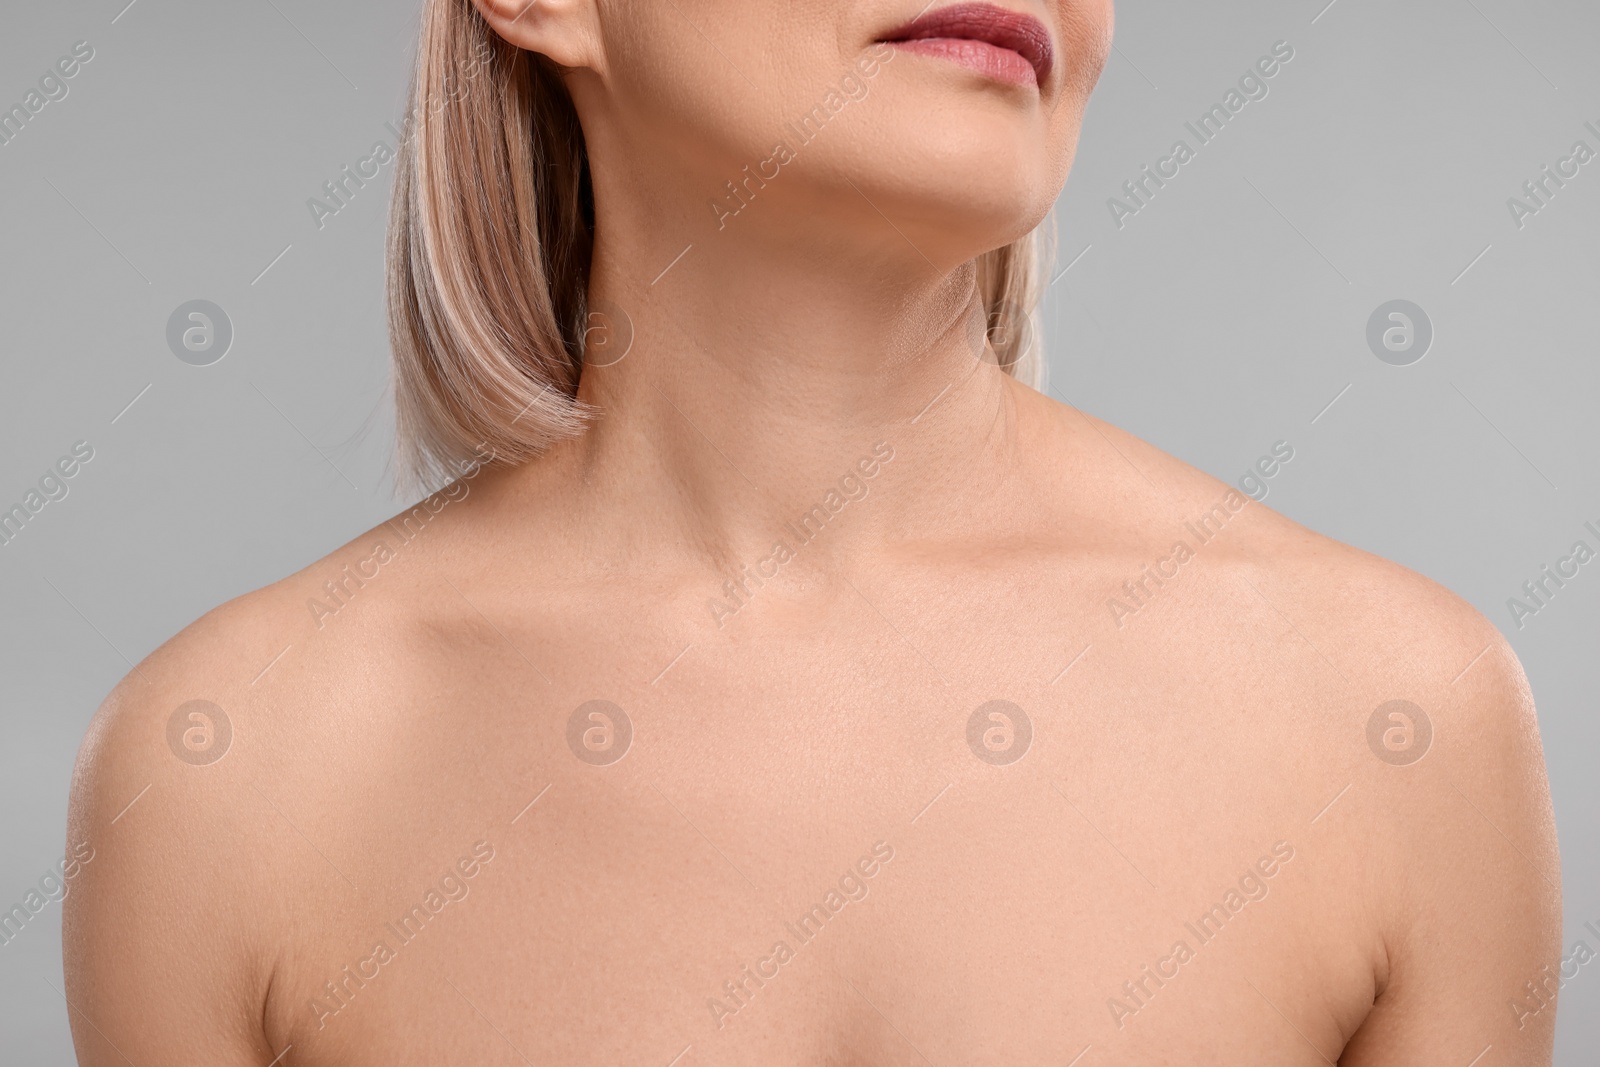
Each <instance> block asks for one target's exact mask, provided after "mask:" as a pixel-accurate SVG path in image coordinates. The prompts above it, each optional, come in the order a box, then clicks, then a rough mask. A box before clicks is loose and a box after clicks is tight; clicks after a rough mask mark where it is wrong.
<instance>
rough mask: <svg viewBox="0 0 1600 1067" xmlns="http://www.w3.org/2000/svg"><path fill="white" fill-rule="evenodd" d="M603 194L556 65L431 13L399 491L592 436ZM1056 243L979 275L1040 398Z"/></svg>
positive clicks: (993, 337) (396, 251)
mask: <svg viewBox="0 0 1600 1067" xmlns="http://www.w3.org/2000/svg"><path fill="white" fill-rule="evenodd" d="M593 218H594V207H593V196H592V191H591V187H590V184H589V174H588V152H587V150H586V148H585V146H584V138H583V130H582V128H581V127H580V126H579V124H578V115H577V112H576V111H575V110H574V108H573V105H572V99H571V97H570V96H569V95H568V93H567V91H566V88H565V86H564V85H563V84H562V78H561V72H560V69H559V68H558V67H556V66H555V65H554V64H553V63H551V62H550V61H549V60H547V59H546V58H545V57H543V56H540V55H537V54H535V53H532V52H527V51H524V50H523V49H520V48H517V47H516V46H514V45H511V44H509V43H507V42H506V41H505V40H503V39H502V38H501V37H500V36H499V35H498V34H496V33H495V32H494V31H493V30H492V29H491V28H490V27H489V25H488V23H486V22H485V21H484V19H483V17H482V16H481V15H480V14H479V13H478V10H477V8H475V7H474V6H473V4H472V0H424V9H423V15H422V30H421V41H420V44H419V45H418V49H417V61H416V70H415V73H414V75H413V79H412V84H411V93H410V110H409V112H408V115H407V117H406V120H405V123H404V128H403V129H402V131H401V137H400V144H399V146H398V151H397V158H396V165H395V188H394V200H393V204H392V206H391V211H390V219H389V240H388V253H387V261H388V271H387V272H388V302H389V335H390V344H391V346H392V348H393V354H394V371H395V373H394V379H395V385H394V388H395V409H396V429H397V432H398V438H399V441H398V444H399V450H398V460H399V467H400V471H399V473H400V476H401V480H402V482H403V483H405V484H408V485H419V486H432V485H438V484H442V483H443V482H447V481H450V480H453V479H454V478H456V477H458V476H459V474H460V472H461V471H462V470H464V469H467V467H466V466H464V465H471V464H475V463H477V462H480V461H482V460H483V459H484V458H485V457H492V462H494V463H511V464H515V463H520V462H523V461H525V460H527V459H529V458H531V457H533V456H535V455H537V454H538V453H539V452H541V451H543V450H544V449H546V448H548V447H549V446H550V445H551V444H553V443H554V442H556V441H558V440H560V439H562V438H565V437H571V436H574V435H576V434H578V433H580V432H581V431H582V429H583V426H584V423H585V421H586V420H587V419H588V418H589V417H591V416H592V414H593V412H592V411H591V410H589V409H588V408H587V407H586V406H585V405H583V404H581V403H579V401H578V400H577V392H578V379H579V377H580V376H581V375H582V373H583V350H584V338H585V330H586V327H587V325H588V324H589V312H588V307H587V287H588V273H589V259H590V249H591V232H592V227H593ZM1046 232H1047V230H1046V228H1045V227H1041V228H1040V229H1038V230H1035V231H1034V232H1033V233H1030V234H1028V235H1027V236H1026V237H1024V238H1022V239H1020V240H1018V241H1015V242H1013V243H1012V244H1009V245H1006V246H1004V247H1002V248H998V249H995V250H994V251H992V252H989V253H986V254H985V255H983V256H981V257H980V258H979V260H978V286H979V296H980V298H981V299H982V300H983V301H984V303H985V304H986V307H987V311H988V325H989V338H990V342H991V344H992V345H993V347H994V349H995V353H996V356H997V357H998V360H999V363H1000V366H1001V367H1002V368H1003V369H1004V370H1005V371H1006V372H1007V373H1010V374H1012V375H1014V376H1016V377H1017V378H1019V379H1021V380H1023V381H1025V382H1027V383H1028V384H1030V385H1034V386H1037V384H1038V379H1039V376H1040V374H1041V371H1042V367H1041V362H1042V361H1041V359H1040V355H1039V351H1038V349H1039V346H1038V345H1037V344H1036V343H1035V340H1036V338H1035V330H1034V328H1033V321H1032V320H1033V318H1034V316H1033V309H1034V307H1035V305H1036V304H1037V301H1038V297H1039V288H1040V287H1039V283H1038V278H1039V275H1040V272H1041V270H1042V266H1041V263H1040V259H1041V256H1042V254H1043V252H1044V250H1045V249H1044V244H1045V240H1044V237H1043V235H1044V234H1045V233H1046Z"/></svg>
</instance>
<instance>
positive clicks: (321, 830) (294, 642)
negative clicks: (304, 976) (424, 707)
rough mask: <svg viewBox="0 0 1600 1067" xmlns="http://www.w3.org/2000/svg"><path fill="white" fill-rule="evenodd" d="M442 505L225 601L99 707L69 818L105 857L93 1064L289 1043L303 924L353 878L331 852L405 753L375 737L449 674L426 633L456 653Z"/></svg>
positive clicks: (231, 1058)
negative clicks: (441, 615)
mask: <svg viewBox="0 0 1600 1067" xmlns="http://www.w3.org/2000/svg"><path fill="white" fill-rule="evenodd" d="M424 514H427V513H426V511H424ZM409 515H410V513H409V512H408V513H406V516H409ZM406 516H402V517H401V518H405V517H406ZM429 520H430V521H429V525H430V526H431V527H433V528H430V529H428V530H427V531H426V532H425V533H422V534H417V533H415V532H412V533H411V534H410V540H408V539H407V537H408V533H407V531H406V529H405V528H404V527H402V526H401V525H400V520H399V519H397V520H395V521H392V522H389V523H384V524H382V525H380V526H379V527H377V528H375V529H373V530H371V531H369V532H368V533H366V534H364V535H362V536H361V537H358V538H356V539H355V540H353V541H351V542H350V543H349V544H347V545H345V546H343V547H341V548H340V549H338V550H337V551H335V552H333V553H331V554H330V555H328V556H327V557H325V558H324V559H322V560H320V561H318V562H317V563H315V564H313V565H311V566H310V567H308V568H306V569H305V570H303V571H301V572H299V573H297V574H294V575H290V576H289V577H287V578H284V579H283V580H281V581H279V582H276V583H274V584H273V585H271V586H268V587H266V588H263V589H260V590H257V591H255V592H252V593H249V594H247V595H244V596H241V597H239V598H237V599H234V600H232V601H229V602H228V603H226V604H223V605H221V606H220V607H218V608H216V609H214V610H212V611H210V612H208V613H207V614H206V615H204V616H203V617H201V618H200V619H198V620H196V621H195V622H194V623H192V624H191V625H189V626H188V627H186V628H185V629H184V630H183V631H181V632H180V633H178V634H177V635H176V636H174V637H172V638H171V639H170V640H168V641H167V642H166V643H165V644H163V645H162V646H161V647H159V648H158V649H156V650H155V651H154V652H152V653H151V654H150V655H149V656H148V657H146V658H145V659H144V660H143V661H142V662H141V663H139V664H138V665H137V666H136V667H135V668H134V670H133V671H132V672H130V673H129V674H128V676H127V677H126V678H124V679H123V680H122V682H121V683H119V684H118V685H117V687H116V688H115V689H114V690H113V691H112V692H111V693H110V695H109V696H108V697H107V698H106V700H105V701H104V703H103V704H102V706H101V707H100V709H99V710H98V711H97V712H96V714H95V716H94V717H93V719H92V721H91V724H90V726H89V729H88V731H87V734H86V736H85V738H84V741H83V743H82V746H81V748H80V751H79V755H78V760H77V766H76V768H75V771H74V779H73V787H72V798H71V803H70V808H69V825H68V834H69V847H70V846H71V845H72V844H78V845H80V846H81V847H83V848H84V849H85V850H86V851H87V852H88V853H89V854H90V855H92V859H91V860H90V861H89V862H87V863H84V864H83V865H82V869H81V873H80V875H79V877H78V879H77V880H76V882H75V884H74V885H73V892H72V893H71V894H69V896H68V898H67V901H66V904H65V905H64V907H65V911H64V919H63V921H64V938H65V954H66V955H65V959H66V968H67V980H68V983H69V990H68V991H69V994H71V995H72V998H73V1000H74V1002H75V1003H79V998H80V997H81V998H82V1001H81V1003H82V1004H83V1005H84V1007H85V1012H86V1014H85V1016H84V1018H92V1019H93V1020H94V1023H95V1025H94V1026H89V1025H87V1024H84V1023H83V1022H82V1020H80V1019H79V1018H77V1017H75V1018H74V1025H75V1027H76V1028H77V1029H76V1031H75V1034H76V1038H77V1040H78V1043H79V1048H80V1055H83V1057H84V1059H83V1062H85V1063H91V1064H92V1063H99V1062H102V1061H104V1062H113V1061H117V1062H120V1059H119V1057H121V1056H124V1055H125V1056H129V1057H131V1058H132V1059H133V1060H134V1061H135V1062H161V1061H162V1060H163V1059H171V1058H174V1052H175V1049H174V1048H173V1047H171V1046H168V1045H165V1044H163V1043H162V1042H163V1041H167V1040H172V1039H174V1036H175V1035H178V1036H181V1038H182V1041H183V1042H186V1043H185V1044H183V1045H182V1046H181V1047H182V1050H183V1052H184V1053H185V1054H186V1055H188V1056H190V1057H191V1058H193V1056H195V1055H196V1054H197V1053H198V1052H200V1051H208V1052H209V1056H202V1057H201V1058H205V1059H207V1060H208V1062H217V1063H222V1064H230V1063H233V1062H266V1061H267V1060H270V1059H272V1057H273V1055H275V1054H276V1053H277V1052H278V1051H280V1050H277V1049H273V1050H271V1051H270V1052H268V1051H267V1049H266V1046H265V1043H264V1042H265V1037H264V1034H263V1031H262V1028H261V1022H262V1005H263V1002H264V999H265V997H266V994H267V991H268V989H269V988H270V987H271V985H272V983H273V980H274V976H275V975H276V974H277V973H278V972H279V971H280V969H281V968H282V967H283V966H284V965H285V960H284V958H283V953H284V951H285V949H284V945H285V943H286V941H287V940H288V939H285V938H283V937H282V936H281V935H282V934H283V932H284V931H286V930H289V929H293V928H294V927H295V924H297V923H301V922H303V921H305V920H306V919H307V917H308V913H310V912H312V911H314V910H316V909H320V908H324V907H326V905H327V904H328V901H329V900H330V899H334V898H335V897H336V896H337V894H338V893H341V892H343V882H347V881H348V879H349V870H348V869H349V867H350V865H351V864H350V861H348V860H346V859H343V858H342V857H341V858H340V859H339V861H338V862H334V861H332V860H330V859H329V858H328V856H330V855H337V853H335V852H334V851H333V850H334V849H335V848H342V847H345V840H344V839H343V838H342V836H340V837H335V835H333V834H331V833H330V828H331V827H334V826H337V827H338V828H339V831H340V834H341V835H342V834H343V833H344V832H345V829H346V827H345V823H346V821H347V820H346V819H345V818H344V816H345V815H346V814H349V813H350V811H351V806H350V805H349V804H348V803H341V796H342V795H343V794H347V793H348V794H354V795H361V790H362V788H363V787H364V786H365V785H367V784H369V783H371V782H372V781H374V780H375V779H378V778H381V777H383V776H384V775H385V773H386V772H388V771H392V770H393V769H394V763H395V759H396V757H395V755H394V753H393V752H392V751H385V750H383V749H382V748H381V747H376V746H373V745H371V744H364V743H362V741H361V739H362V738H367V737H386V736H390V733H389V731H387V729H386V728H387V726H388V725H391V724H392V723H394V722H397V721H399V720H400V719H402V718H403V717H404V716H405V715H406V714H407V713H408V711H409V709H410V707H411V705H410V704H408V702H407V700H406V699H405V698H404V694H406V693H407V692H408V691H409V690H411V689H413V688H415V682H416V679H417V677H418V676H419V673H420V672H425V671H426V670H428V665H427V663H426V662H424V660H425V658H426V657H423V656H420V655H418V654H417V653H418V650H419V649H423V648H428V649H430V650H432V651H433V652H434V653H435V654H442V655H448V651H449V650H448V649H447V648H445V649H443V650H442V651H441V650H440V649H438V648H437V645H436V643H435V642H433V641H431V640H430V638H431V637H432V636H433V635H434V631H435V630H437V629H438V628H437V627H436V626H435V623H436V621H437V620H436V619H435V618H433V617H432V616H430V614H429V611H428V610H427V606H428V605H430V604H431V605H442V608H441V610H442V611H443V612H445V613H446V614H448V613H449V611H450V605H449V603H448V601H447V600H445V599H444V598H443V597H441V596H439V595H438V592H437V591H431V592H430V594H429V595H427V596H423V595H420V594H419V589H421V588H424V587H430V586H431V585H435V584H438V581H439V576H438V573H437V569H436V568H435V567H433V566H432V565H431V564H430V556H431V555H433V554H436V552H437V549H435V548H430V547H428V545H427V540H428V537H429V535H432V537H433V538H434V539H435V540H440V541H442V540H444V539H446V538H447V537H448V534H446V533H445V532H444V530H443V529H442V527H443V526H444V525H445V524H444V523H443V521H442V520H439V519H436V518H433V517H432V516H431V515H429ZM412 521H413V524H414V523H415V522H416V521H420V520H418V519H415V518H413V520H412ZM443 588H444V589H446V591H447V590H448V587H447V586H444V587H443ZM419 605H420V606H421V607H420V608H419ZM436 614H437V613H436ZM444 629H445V630H448V627H445V628H444ZM330 811H340V812H341V818H340V819H339V820H336V821H333V822H330V821H329V820H327V819H326V818H325V817H324V816H325V813H327V812H330ZM351 829H352V831H353V833H355V834H359V833H360V832H361V830H362V829H363V828H362V827H360V826H359V825H357V826H355V827H353V828H351ZM346 854H348V853H346ZM308 884H309V885H316V886H318V887H319V890H320V888H321V887H330V888H329V890H328V892H327V893H326V894H325V893H322V892H320V891H319V892H317V893H309V892H307V890H306V887H307V885H308ZM351 899H354V894H353V893H352V894H351ZM201 917H203V921H202V919H201ZM158 990H159V991H162V992H161V993H160V995H159V996H157V995H156V994H155V993H153V992H151V991H158ZM96 1027H98V1029H96ZM102 1031H103V1033H102ZM197 1033H203V1034H204V1035H205V1036H204V1037H203V1038H201V1037H196V1036H195V1035H196V1034H197ZM109 1034H116V1035H118V1037H117V1039H116V1040H115V1047H112V1042H111V1041H110V1039H109V1038H108V1037H107V1035H109ZM195 1042H200V1043H204V1042H210V1043H211V1044H210V1045H208V1046H207V1048H206V1049H204V1050H202V1049H200V1047H199V1045H198V1044H196V1043H195ZM84 1050H88V1051H87V1053H86V1052H85V1051H84ZM136 1050H137V1051H136ZM140 1052H142V1053H144V1055H143V1056H141V1055H140ZM262 1052H267V1054H266V1055H265V1056H264V1057H261V1058H259V1059H254V1058H252V1057H255V1056H257V1054H259V1053H262Z"/></svg>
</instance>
